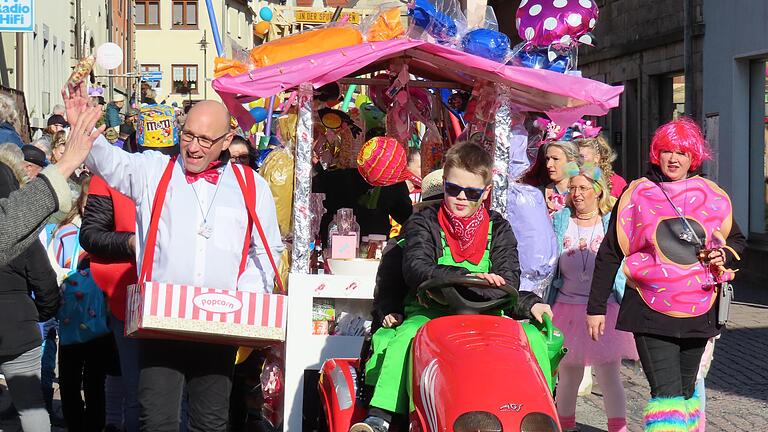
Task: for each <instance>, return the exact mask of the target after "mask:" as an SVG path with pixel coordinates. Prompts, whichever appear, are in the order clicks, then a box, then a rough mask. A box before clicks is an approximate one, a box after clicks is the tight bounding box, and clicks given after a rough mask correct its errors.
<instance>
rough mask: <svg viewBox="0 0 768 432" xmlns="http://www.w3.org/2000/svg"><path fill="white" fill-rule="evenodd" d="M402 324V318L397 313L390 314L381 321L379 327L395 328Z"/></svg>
mask: <svg viewBox="0 0 768 432" xmlns="http://www.w3.org/2000/svg"><path fill="white" fill-rule="evenodd" d="M402 322H403V316H402V315H400V314H398V313H391V314H389V315H387V316H385V317H384V319H383V320H381V325H383V326H384V327H386V328H392V327H397V326H399V325H400V324H401V323H402Z"/></svg>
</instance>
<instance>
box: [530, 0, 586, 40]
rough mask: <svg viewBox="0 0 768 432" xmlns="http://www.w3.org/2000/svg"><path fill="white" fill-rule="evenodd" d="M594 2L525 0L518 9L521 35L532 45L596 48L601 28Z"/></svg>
mask: <svg viewBox="0 0 768 432" xmlns="http://www.w3.org/2000/svg"><path fill="white" fill-rule="evenodd" d="M598 13H599V12H598V9H597V4H596V3H595V1H594V0H522V1H521V2H520V6H519V7H518V8H517V14H516V16H517V34H518V35H519V36H520V38H522V39H523V40H524V41H526V42H527V43H528V45H534V46H539V47H546V46H549V45H550V44H552V43H560V44H563V45H571V44H576V43H584V44H587V45H591V44H592V35H591V33H590V32H591V31H592V30H594V29H595V25H597V16H598Z"/></svg>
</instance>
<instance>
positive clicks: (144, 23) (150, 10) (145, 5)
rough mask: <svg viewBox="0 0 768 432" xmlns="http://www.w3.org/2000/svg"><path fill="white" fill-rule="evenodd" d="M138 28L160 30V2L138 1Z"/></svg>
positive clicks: (150, 0)
mask: <svg viewBox="0 0 768 432" xmlns="http://www.w3.org/2000/svg"><path fill="white" fill-rule="evenodd" d="M136 27H139V28H156V29H159V28H160V0H136Z"/></svg>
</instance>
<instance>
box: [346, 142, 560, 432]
mask: <svg viewBox="0 0 768 432" xmlns="http://www.w3.org/2000/svg"><path fill="white" fill-rule="evenodd" d="M492 167H493V159H492V157H491V155H489V154H488V153H487V152H486V151H485V150H484V149H483V148H481V147H480V146H477V145H475V144H470V143H462V144H457V145H455V146H454V147H452V148H451V149H450V150H449V151H448V152H447V153H446V154H445V166H444V167H443V168H444V177H443V178H444V181H443V184H444V190H445V198H444V199H443V201H442V204H441V205H439V206H433V207H428V208H426V209H424V210H422V211H421V212H420V213H417V214H415V215H413V216H412V217H411V218H410V219H408V221H407V222H406V224H405V226H404V232H403V237H404V239H405V246H404V249H403V266H402V269H403V277H404V280H405V283H406V284H407V286H408V287H410V288H411V290H410V293H409V294H408V297H407V298H406V300H405V320H404V321H402V322H401V317H400V316H398V315H394V314H390V315H387V316H386V317H384V319H383V321H382V325H383V326H384V327H383V328H381V329H379V330H378V331H377V332H376V334H374V337H373V348H374V352H373V355H372V356H371V358H370V359H369V360H368V365H367V366H366V369H367V370H366V372H367V377H366V381H367V384H369V385H372V386H374V392H373V397H372V399H371V402H370V410H369V417H368V418H366V419H365V421H364V422H361V423H357V424H355V425H354V426H352V428H351V429H350V431H351V432H384V431H386V430H388V429H389V424H390V422H391V421H392V416H393V414H395V413H397V414H401V415H407V413H408V393H407V389H406V387H407V382H408V379H407V378H408V377H407V373H406V372H407V362H408V352H409V348H410V344H411V340H412V339H413V338H414V336H415V335H416V332H417V330H418V329H419V328H421V326H422V325H424V324H425V323H426V322H427V321H429V320H430V319H433V318H437V317H440V316H446V315H450V314H451V311H450V310H448V309H447V308H445V307H441V306H438V305H430V306H429V307H426V306H424V305H422V304H421V303H419V301H418V300H417V299H416V294H415V288H416V287H418V286H419V285H421V283H423V282H424V281H427V280H429V279H433V278H441V277H447V276H457V275H474V276H476V277H479V278H482V279H485V280H486V281H488V282H489V287H488V288H473V289H468V290H467V292H468V293H467V296H472V297H475V298H474V299H473V300H480V299H486V300H488V299H497V298H501V297H503V296H505V295H506V293H505V292H504V291H502V290H500V289H498V288H495V287H500V286H503V285H505V284H506V285H509V286H512V287H514V288H517V287H518V286H519V278H520V267H519V265H518V259H517V241H516V240H515V236H514V234H513V232H512V228H511V227H510V225H509V223H507V221H506V220H505V219H504V217H503V216H502V215H501V214H499V213H497V212H495V211H489V210H487V209H486V208H485V206H484V204H483V202H484V201H485V199H486V198H487V197H488V194H489V193H490V187H491V177H492V174H491V170H492ZM497 312H498V313H499V314H501V312H502V311H501V310H499V311H497ZM511 312H512V315H513V316H514V317H515V318H521V319H524V318H533V319H536V320H538V321H541V320H542V316H543V315H544V314H548V315H550V316H552V312H551V310H550V308H549V306H548V305H546V304H544V303H542V300H541V298H539V297H538V296H537V295H535V294H533V293H530V292H522V293H520V298H519V301H518V304H517V305H516V307H515V308H514V310H512V311H511ZM394 327H396V328H394Z"/></svg>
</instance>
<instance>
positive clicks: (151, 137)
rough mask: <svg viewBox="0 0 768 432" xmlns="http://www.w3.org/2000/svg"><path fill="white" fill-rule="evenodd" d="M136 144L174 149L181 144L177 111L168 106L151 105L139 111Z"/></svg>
mask: <svg viewBox="0 0 768 432" xmlns="http://www.w3.org/2000/svg"><path fill="white" fill-rule="evenodd" d="M136 142H137V143H138V144H139V145H140V146H142V147H147V148H165V147H173V146H175V145H176V144H178V143H179V128H178V124H177V123H176V111H175V110H174V108H173V107H171V106H168V105H149V106H146V107H143V108H141V111H139V121H138V125H137V127H136Z"/></svg>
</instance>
